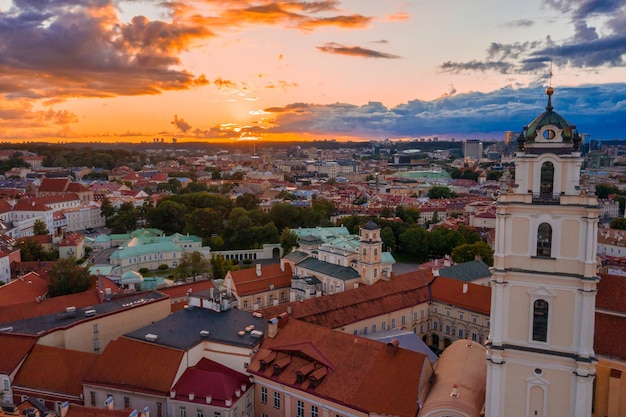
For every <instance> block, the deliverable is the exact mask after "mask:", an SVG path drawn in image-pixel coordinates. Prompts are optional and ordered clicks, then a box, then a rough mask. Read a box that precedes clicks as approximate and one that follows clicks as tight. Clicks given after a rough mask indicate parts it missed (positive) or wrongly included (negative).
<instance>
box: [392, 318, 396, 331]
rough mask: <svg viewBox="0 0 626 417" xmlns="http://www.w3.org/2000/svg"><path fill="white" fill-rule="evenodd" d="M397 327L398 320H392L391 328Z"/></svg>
mask: <svg viewBox="0 0 626 417" xmlns="http://www.w3.org/2000/svg"><path fill="white" fill-rule="evenodd" d="M394 327H396V319H391V328H392V329H393V328H394Z"/></svg>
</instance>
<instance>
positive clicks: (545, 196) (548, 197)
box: [533, 193, 561, 205]
mask: <svg viewBox="0 0 626 417" xmlns="http://www.w3.org/2000/svg"><path fill="white" fill-rule="evenodd" d="M560 203H561V196H560V195H559V194H549V193H533V204H543V205H559V204H560Z"/></svg>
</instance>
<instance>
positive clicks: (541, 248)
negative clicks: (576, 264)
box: [537, 223, 552, 258]
mask: <svg viewBox="0 0 626 417" xmlns="http://www.w3.org/2000/svg"><path fill="white" fill-rule="evenodd" d="M537 256H541V257H546V258H549V257H551V256H552V226H550V224H549V223H541V224H540V225H539V227H538V228H537Z"/></svg>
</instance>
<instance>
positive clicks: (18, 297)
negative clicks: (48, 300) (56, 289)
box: [0, 272, 48, 306]
mask: <svg viewBox="0 0 626 417" xmlns="http://www.w3.org/2000/svg"><path fill="white" fill-rule="evenodd" d="M47 292H48V279H47V275H46V276H45V277H41V276H40V275H39V274H37V273H35V272H29V273H27V274H26V275H23V276H21V277H20V278H17V279H14V280H13V281H11V282H9V283H8V284H6V285H3V286H0V306H10V305H16V304H22V303H27V302H31V301H33V300H35V299H36V298H37V297H43V296H44V295H45V294H46V293H47Z"/></svg>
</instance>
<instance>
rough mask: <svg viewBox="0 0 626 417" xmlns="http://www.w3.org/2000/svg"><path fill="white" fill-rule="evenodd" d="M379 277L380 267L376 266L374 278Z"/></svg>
mask: <svg viewBox="0 0 626 417" xmlns="http://www.w3.org/2000/svg"><path fill="white" fill-rule="evenodd" d="M377 277H378V268H374V278H377Z"/></svg>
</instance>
